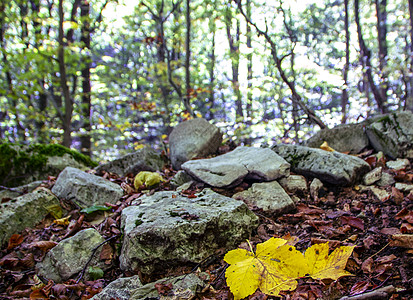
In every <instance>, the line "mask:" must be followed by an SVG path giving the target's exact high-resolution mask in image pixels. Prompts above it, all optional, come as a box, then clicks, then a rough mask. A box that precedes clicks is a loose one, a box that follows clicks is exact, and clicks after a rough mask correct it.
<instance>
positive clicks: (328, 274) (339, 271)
mask: <svg viewBox="0 0 413 300" xmlns="http://www.w3.org/2000/svg"><path fill="white" fill-rule="evenodd" d="M287 242H288V241H287V240H285V239H280V238H271V239H269V240H268V241H266V242H264V243H261V244H258V245H257V250H256V253H254V252H253V250H252V247H251V246H250V247H251V251H247V250H245V249H236V250H231V251H229V252H228V253H227V254H226V255H225V257H224V260H225V261H226V262H227V263H228V264H230V266H229V267H228V268H227V270H226V272H225V277H226V279H227V284H228V286H229V288H230V290H231V292H232V293H233V294H234V299H235V300H238V299H243V298H245V297H247V296H249V295H251V294H253V293H254V292H255V291H256V290H257V289H260V290H261V292H263V293H264V294H268V295H273V296H277V295H279V293H280V291H286V290H294V289H295V288H296V287H297V281H296V279H298V278H302V277H312V278H314V279H326V278H331V279H333V280H337V279H338V278H340V277H342V276H348V275H352V274H350V273H349V272H347V271H345V270H344V268H345V267H346V264H347V260H348V258H349V257H350V255H351V253H352V252H353V249H354V247H355V246H342V247H339V248H337V249H335V250H334V251H333V252H332V253H331V254H330V255H328V252H329V246H328V242H327V243H324V244H316V245H313V246H311V247H310V248H308V249H307V251H306V252H305V255H303V254H302V253H301V252H299V251H298V250H297V249H296V248H295V247H294V246H293V245H289V244H288V243H287Z"/></svg>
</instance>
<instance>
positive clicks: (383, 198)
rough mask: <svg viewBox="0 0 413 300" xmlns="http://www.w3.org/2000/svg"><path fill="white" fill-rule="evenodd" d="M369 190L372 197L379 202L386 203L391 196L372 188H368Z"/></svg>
mask: <svg viewBox="0 0 413 300" xmlns="http://www.w3.org/2000/svg"><path fill="white" fill-rule="evenodd" d="M369 189H370V190H371V191H372V192H373V194H374V196H376V198H377V199H379V200H380V201H381V202H384V201H386V200H387V199H389V198H390V196H391V194H389V193H388V192H387V191H385V190H382V189H379V188H377V187H374V186H370V187H369Z"/></svg>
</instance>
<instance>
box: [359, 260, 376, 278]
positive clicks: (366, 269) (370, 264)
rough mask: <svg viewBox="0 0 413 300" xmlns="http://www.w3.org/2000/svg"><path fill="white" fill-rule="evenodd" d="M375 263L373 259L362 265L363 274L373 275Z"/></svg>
mask: <svg viewBox="0 0 413 300" xmlns="http://www.w3.org/2000/svg"><path fill="white" fill-rule="evenodd" d="M373 263H374V261H373V258H372V257H369V258H367V259H366V260H365V261H364V262H363V264H362V265H361V269H362V270H363V272H364V273H367V274H369V273H371V271H372V270H373Z"/></svg>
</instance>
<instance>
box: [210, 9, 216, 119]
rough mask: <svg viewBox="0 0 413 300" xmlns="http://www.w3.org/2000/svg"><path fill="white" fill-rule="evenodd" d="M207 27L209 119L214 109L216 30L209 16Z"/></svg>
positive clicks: (212, 115)
mask: <svg viewBox="0 0 413 300" xmlns="http://www.w3.org/2000/svg"><path fill="white" fill-rule="evenodd" d="M209 22H210V23H209V28H210V30H211V32H212V40H211V52H210V63H209V89H208V94H209V119H210V120H212V119H214V111H213V108H214V106H215V61H216V57H215V31H216V24H215V19H214V18H213V17H212V16H211V19H210V20H209Z"/></svg>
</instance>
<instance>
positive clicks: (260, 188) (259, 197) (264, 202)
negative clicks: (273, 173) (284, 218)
mask: <svg viewBox="0 0 413 300" xmlns="http://www.w3.org/2000/svg"><path fill="white" fill-rule="evenodd" d="M232 198H234V199H237V200H242V201H244V202H246V203H247V204H249V205H255V206H257V207H258V208H261V209H262V210H263V211H264V212H267V213H271V214H280V213H285V212H288V211H291V210H293V209H294V208H295V204H294V202H293V200H291V198H290V196H288V194H287V193H286V192H285V191H284V189H283V188H282V186H281V185H280V184H279V183H278V182H277V181H272V182H262V183H253V184H252V186H251V188H249V189H248V190H246V191H243V192H239V193H236V194H235V195H233V196H232Z"/></svg>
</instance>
